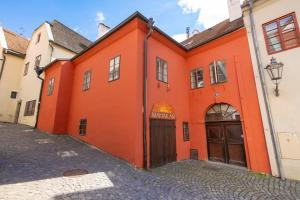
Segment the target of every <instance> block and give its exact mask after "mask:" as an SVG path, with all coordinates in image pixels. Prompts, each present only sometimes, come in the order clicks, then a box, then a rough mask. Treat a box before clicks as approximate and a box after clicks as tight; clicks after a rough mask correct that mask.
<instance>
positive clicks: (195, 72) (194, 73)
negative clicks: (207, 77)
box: [190, 67, 204, 89]
mask: <svg viewBox="0 0 300 200" xmlns="http://www.w3.org/2000/svg"><path fill="white" fill-rule="evenodd" d="M198 72H201V73H202V80H200V81H199V76H198ZM193 79H194V81H193ZM190 82H191V88H192V89H198V88H203V87H204V71H203V69H202V68H200V67H198V68H195V69H193V70H192V71H191V73H190ZM201 82H202V83H201ZM193 84H195V85H193Z"/></svg>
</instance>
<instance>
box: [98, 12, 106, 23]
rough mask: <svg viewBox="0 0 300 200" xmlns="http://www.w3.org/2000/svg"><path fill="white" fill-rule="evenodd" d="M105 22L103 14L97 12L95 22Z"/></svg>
mask: <svg viewBox="0 0 300 200" xmlns="http://www.w3.org/2000/svg"><path fill="white" fill-rule="evenodd" d="M104 20H105V17H104V13H103V12H97V13H96V22H98V23H99V22H103V21H104Z"/></svg>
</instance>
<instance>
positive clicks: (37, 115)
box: [34, 67, 44, 128]
mask: <svg viewBox="0 0 300 200" xmlns="http://www.w3.org/2000/svg"><path fill="white" fill-rule="evenodd" d="M43 71H44V69H43V68H40V67H38V68H36V70H35V72H36V74H37V78H38V79H40V80H41V88H40V94H39V99H38V106H37V113H36V120H35V125H34V128H37V125H38V121H39V113H40V105H41V98H42V91H43V87H44V79H42V78H41V77H40V75H41V74H42V73H43Z"/></svg>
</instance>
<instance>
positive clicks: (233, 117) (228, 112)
mask: <svg viewBox="0 0 300 200" xmlns="http://www.w3.org/2000/svg"><path fill="white" fill-rule="evenodd" d="M240 119H241V117H240V113H239V112H238V111H237V110H236V109H235V108H234V107H232V106H231V105H229V104H225V103H221V104H215V105H213V106H212V107H210V108H209V110H208V111H207V113H206V116H205V121H206V122H215V121H240Z"/></svg>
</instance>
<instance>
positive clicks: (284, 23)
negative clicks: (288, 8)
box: [279, 15, 294, 27]
mask: <svg viewBox="0 0 300 200" xmlns="http://www.w3.org/2000/svg"><path fill="white" fill-rule="evenodd" d="M293 21H294V19H293V16H292V15H290V16H287V17H285V18H283V19H281V20H280V21H279V23H280V26H281V27H282V26H287V25H288V24H290V23H292V22H293Z"/></svg>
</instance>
